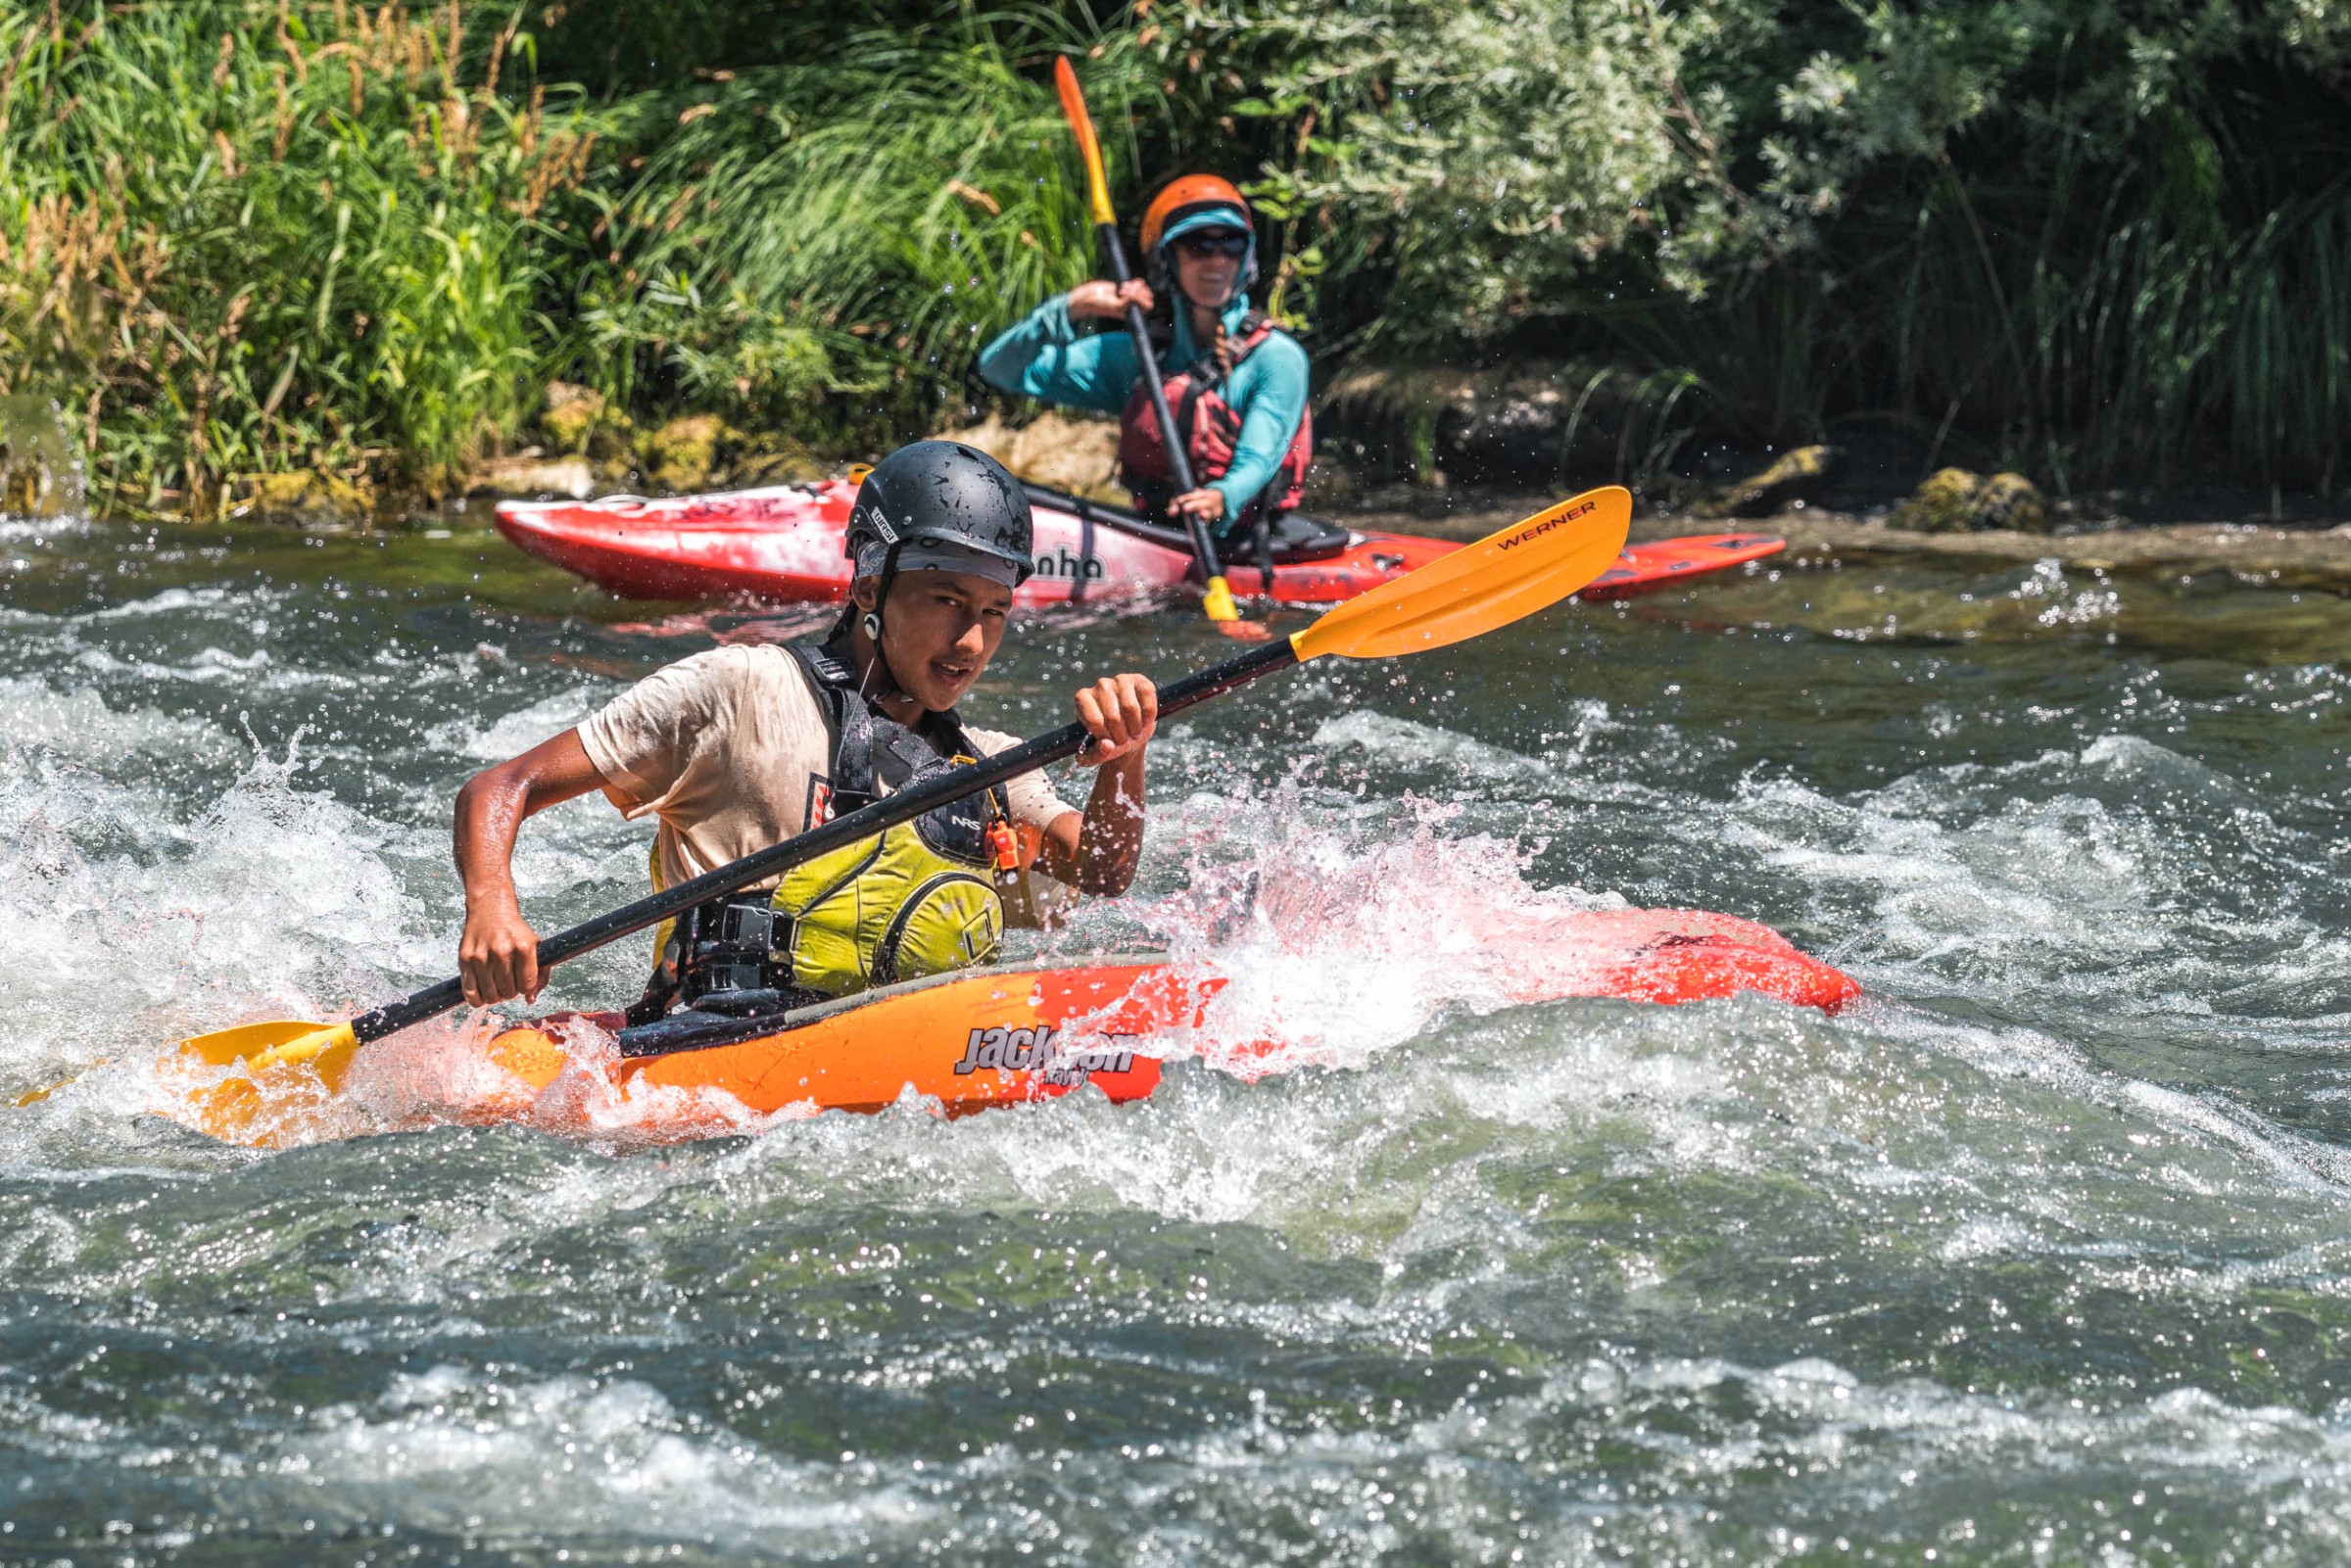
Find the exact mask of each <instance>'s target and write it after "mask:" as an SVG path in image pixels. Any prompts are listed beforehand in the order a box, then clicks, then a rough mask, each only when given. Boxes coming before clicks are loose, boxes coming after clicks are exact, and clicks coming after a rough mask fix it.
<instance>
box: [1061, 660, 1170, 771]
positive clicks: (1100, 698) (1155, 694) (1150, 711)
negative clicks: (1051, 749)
mask: <svg viewBox="0 0 2351 1568" xmlns="http://www.w3.org/2000/svg"><path fill="white" fill-rule="evenodd" d="M1078 722H1079V723H1080V724H1082V725H1084V726H1085V729H1086V733H1087V734H1088V735H1090V736H1093V738H1092V739H1091V740H1089V741H1087V742H1086V743H1085V749H1084V750H1083V751H1080V752H1079V753H1078V762H1079V765H1080V766H1081V767H1086V768H1099V767H1101V766H1102V765H1103V764H1104V763H1109V762H1116V761H1118V760H1119V759H1120V758H1121V757H1130V756H1133V755H1134V754H1135V753H1137V752H1139V751H1141V750H1142V749H1143V747H1144V746H1145V745H1147V744H1149V743H1150V739H1151V734H1152V732H1153V731H1154V730H1156V729H1157V728H1158V727H1159V689H1158V688H1157V687H1155V686H1153V685H1152V684H1151V682H1150V680H1149V679H1148V678H1147V677H1144V676H1140V675H1106V676H1104V677H1103V678H1102V679H1101V680H1099V681H1096V682H1095V683H1094V684H1093V685H1092V686H1089V687H1085V688H1082V689H1080V691H1079V693H1078Z"/></svg>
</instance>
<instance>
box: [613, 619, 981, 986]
mask: <svg viewBox="0 0 2351 1568" xmlns="http://www.w3.org/2000/svg"><path fill="white" fill-rule="evenodd" d="M787 651H788V652H790V653H791V654H792V657H793V658H794V659H796V660H797V661H798V662H799V664H800V667H801V669H802V670H803V671H804V672H805V673H806V674H807V676H808V680H809V684H810V686H811V687H813V688H814V689H815V690H816V693H817V696H818V699H819V700H820V701H822V702H823V703H825V705H826V708H827V717H828V719H829V720H830V722H831V730H832V733H833V736H834V750H833V773H832V779H831V782H830V789H829V795H827V796H826V797H825V802H824V804H823V805H820V806H819V807H818V808H814V809H812V810H811V813H810V821H809V823H808V826H809V827H811V828H814V827H817V826H819V824H820V823H821V822H824V821H829V820H831V818H832V817H834V816H838V815H840V814H842V813H844V812H849V811H855V810H857V809H858V808H859V807H861V806H865V805H869V804H871V803H872V802H873V801H875V800H877V799H879V798H881V797H882V796H883V795H884V794H886V793H888V792H891V791H894V790H897V789H902V788H904V787H906V786H907V785H909V784H914V783H918V782H920V781H921V780H923V779H926V778H928V777H930V776H932V775H934V774H936V773H938V772H940V771H942V770H944V769H946V768H950V767H953V766H954V765H955V764H956V763H958V762H967V761H971V760H973V759H974V758H976V757H977V756H978V755H979V748H978V747H977V746H976V745H975V744H974V743H973V741H972V739H971V737H970V736H968V735H966V734H965V733H964V730H963V726H962V724H961V722H960V721H959V720H958V719H957V718H956V716H955V714H954V712H953V711H952V710H949V711H948V712H945V713H937V714H932V715H930V716H929V717H928V718H927V719H926V720H925V721H924V724H923V729H924V730H925V731H926V732H928V733H929V734H930V735H932V736H935V737H936V739H937V741H938V742H939V743H940V744H941V745H943V746H945V747H946V748H947V749H948V750H949V751H950V752H951V753H952V756H951V757H950V756H941V755H940V754H939V751H938V750H937V749H936V748H935V747H934V746H933V744H932V743H931V742H930V741H927V740H926V739H924V737H923V736H920V735H917V734H916V733H915V732H913V731H911V730H908V729H907V728H906V727H904V726H903V725H900V724H898V723H896V722H895V721H894V720H892V719H890V718H889V717H888V716H887V715H885V714H883V713H881V712H880V711H878V710H877V709H875V708H874V707H873V706H872V705H871V704H870V703H868V702H867V701H866V700H865V698H864V697H863V696H862V695H861V694H860V693H859V691H858V689H857V680H856V677H855V675H854V673H853V672H851V671H850V670H849V668H848V667H847V665H846V664H845V663H844V662H843V661H842V660H841V659H840V658H839V657H838V656H836V655H835V654H834V653H833V652H832V651H831V650H830V649H827V648H824V647H822V646H819V645H817V644H815V643H792V644H791V645H790V646H789V647H788V648H787ZM820 812H821V815H820ZM1019 846H1020V838H1019V835H1017V834H1016V833H1015V832H1013V830H1012V828H1011V825H1010V811H1009V807H1008V806H1007V804H1006V801H1005V799H1004V796H1003V793H1002V791H1001V790H999V789H988V790H985V791H983V792H981V793H979V794H975V795H969V796H966V797H965V798H963V799H961V800H955V801H950V802H948V803H947V804H945V805H943V806H936V807H934V808H932V809H931V810H930V811H927V812H925V813H924V814H923V815H921V816H920V817H917V818H915V819H914V820H913V821H911V822H906V823H900V824H899V825H898V826H896V827H894V828H889V829H887V830H885V831H884V832H882V833H881V834H880V835H879V836H877V837H873V838H868V839H864V840H861V841H859V842H857V843H853V844H849V845H846V846H844V847H842V848H840V849H838V850H835V851H834V852H833V853H832V854H829V855H824V856H820V857H819V858H817V859H815V860H812V861H809V862H807V863H806V864H804V865H801V866H797V867H795V868H793V869H792V871H790V872H788V873H786V874H785V876H784V879H783V880H782V881H781V882H780V883H778V884H777V886H776V889H775V891H774V892H773V893H772V894H739V895H736V896H735V897H732V898H727V899H720V900H717V901H715V902H713V903H712V904H708V905H704V906H702V907H701V908H700V909H697V910H694V911H691V912H689V914H688V915H687V916H685V917H682V918H681V920H680V921H679V923H678V927H677V928H676V930H675V932H674V933H673V934H672V935H671V936H670V938H669V939H668V941H667V942H666V943H665V945H664V947H663V950H662V952H661V957H660V965H659V968H658V969H657V970H656V971H655V974H654V977H653V984H652V986H651V987H650V988H649V989H648V992H647V994H646V998H645V1000H644V1001H642V1002H640V1003H639V1004H638V1007H637V1008H635V1009H632V1010H631V1013H630V1022H632V1023H636V1022H644V1021H646V1019H647V1017H648V1015H649V1016H650V1017H659V1016H660V1013H661V1012H664V1011H666V1010H667V1008H668V1005H669V1003H670V1000H671V999H672V997H673V996H674V997H677V998H682V999H683V1000H684V1001H685V1003H686V1004H687V1006H689V1007H690V1008H694V1009H696V1010H699V1011H703V1012H719V1013H758V1012H768V1011H772V1010H774V1009H777V1008H782V1007H791V1006H797V1005H801V1004H804V1003H806V1002H809V1001H813V1000H815V999H817V998H819V997H834V996H846V995H848V994H849V993H851V992H853V991H862V990H865V989H866V988H868V987H869V986H876V985H888V984H891V983H893V982H895V981H898V980H909V979H917V978H920V977H922V976H924V975H928V974H942V973H945V972H946V971H949V970H958V969H964V968H968V967H969V966H971V965H974V964H980V963H984V962H985V961H987V960H988V959H990V958H992V957H994V956H995V952H996V948H997V946H998V944H999V943H1000V942H1001V941H1002V940H1003V935H1004V898H1003V893H1002V890H1001V888H1002V886H1003V885H1006V884H1009V883H1011V882H1014V881H1017V880H1018V879H1019V875H1020V870H1021V865H1022V861H1023V857H1022V856H1021V854H1020V852H1019Z"/></svg>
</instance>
